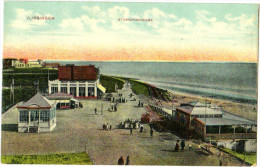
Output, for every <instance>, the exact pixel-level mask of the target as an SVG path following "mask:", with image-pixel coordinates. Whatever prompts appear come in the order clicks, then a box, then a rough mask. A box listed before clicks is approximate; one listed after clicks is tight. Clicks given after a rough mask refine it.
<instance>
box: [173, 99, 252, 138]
mask: <svg viewBox="0 0 260 167" xmlns="http://www.w3.org/2000/svg"><path fill="white" fill-rule="evenodd" d="M174 122H175V124H176V125H177V127H178V128H179V129H181V130H182V131H183V132H187V131H189V133H194V135H195V136H197V137H199V138H203V139H207V138H210V139H211V140H219V139H255V138H256V132H255V131H254V127H256V125H257V124H256V122H254V121H251V120H248V119H245V118H242V117H239V116H237V115H234V114H231V113H228V112H226V111H222V110H221V109H220V108H219V107H217V106H214V105H211V104H203V103H200V102H192V103H187V104H181V106H180V107H177V108H176V114H175V118H174Z"/></svg>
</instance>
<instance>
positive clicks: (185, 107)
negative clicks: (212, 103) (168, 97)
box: [176, 106, 194, 114]
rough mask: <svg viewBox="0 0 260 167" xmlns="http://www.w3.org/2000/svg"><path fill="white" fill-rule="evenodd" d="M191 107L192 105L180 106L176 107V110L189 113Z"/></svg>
mask: <svg viewBox="0 0 260 167" xmlns="http://www.w3.org/2000/svg"><path fill="white" fill-rule="evenodd" d="M193 108H194V107H192V106H181V107H177V108H176V110H181V111H183V112H185V113H188V114H191V112H192V110H193Z"/></svg>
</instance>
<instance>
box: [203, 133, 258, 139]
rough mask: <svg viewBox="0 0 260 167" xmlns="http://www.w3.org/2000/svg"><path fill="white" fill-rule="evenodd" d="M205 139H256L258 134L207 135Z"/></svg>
mask: <svg viewBox="0 0 260 167" xmlns="http://www.w3.org/2000/svg"><path fill="white" fill-rule="evenodd" d="M205 137H211V138H212V139H256V133H221V134H206V135H205Z"/></svg>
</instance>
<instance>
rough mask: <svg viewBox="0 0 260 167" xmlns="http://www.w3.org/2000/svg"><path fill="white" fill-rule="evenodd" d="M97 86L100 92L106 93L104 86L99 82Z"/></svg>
mask: <svg viewBox="0 0 260 167" xmlns="http://www.w3.org/2000/svg"><path fill="white" fill-rule="evenodd" d="M97 87H98V89H99V90H100V91H101V92H103V93H106V88H104V87H103V86H102V85H101V84H98V86H97Z"/></svg>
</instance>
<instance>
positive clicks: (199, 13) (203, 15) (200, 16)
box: [195, 10, 217, 23]
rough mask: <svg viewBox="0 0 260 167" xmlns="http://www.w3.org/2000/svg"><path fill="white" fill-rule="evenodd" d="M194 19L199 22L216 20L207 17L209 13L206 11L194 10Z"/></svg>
mask: <svg viewBox="0 0 260 167" xmlns="http://www.w3.org/2000/svg"><path fill="white" fill-rule="evenodd" d="M195 13H196V18H197V19H198V20H200V21H206V22H211V23H213V22H216V21H217V19H216V17H208V16H209V15H210V13H209V12H208V11H206V10H196V11H195Z"/></svg>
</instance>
